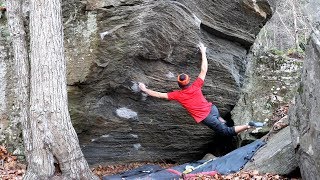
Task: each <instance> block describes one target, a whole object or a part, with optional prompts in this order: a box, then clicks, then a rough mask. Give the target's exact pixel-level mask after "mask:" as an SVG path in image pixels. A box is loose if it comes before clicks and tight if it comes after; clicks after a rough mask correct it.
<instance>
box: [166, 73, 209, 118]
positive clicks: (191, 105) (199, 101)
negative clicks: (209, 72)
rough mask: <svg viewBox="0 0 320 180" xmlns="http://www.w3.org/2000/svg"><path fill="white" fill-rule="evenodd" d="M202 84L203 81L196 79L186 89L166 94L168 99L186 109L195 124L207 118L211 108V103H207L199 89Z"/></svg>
mask: <svg viewBox="0 0 320 180" xmlns="http://www.w3.org/2000/svg"><path fill="white" fill-rule="evenodd" d="M203 83H204V82H203V80H202V79H201V78H199V77H198V78H197V79H196V80H195V81H194V82H193V83H192V84H191V86H189V87H187V88H186V89H182V90H177V91H173V92H169V93H168V99H169V100H176V101H178V102H179V103H180V104H181V105H182V106H183V107H184V108H185V109H187V111H188V112H189V113H190V114H191V116H192V117H193V118H194V120H195V121H196V122H197V123H199V122H201V121H202V120H204V119H205V118H206V117H207V116H208V114H209V113H210V110H211V106H212V103H210V102H208V101H207V100H206V99H205V97H204V96H203V94H202V91H201V88H202V86H203Z"/></svg>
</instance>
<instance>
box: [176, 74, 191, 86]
mask: <svg viewBox="0 0 320 180" xmlns="http://www.w3.org/2000/svg"><path fill="white" fill-rule="evenodd" d="M178 85H179V87H180V88H181V89H185V88H187V87H188V86H189V85H190V77H189V76H188V75H187V74H184V73H182V74H179V75H178Z"/></svg>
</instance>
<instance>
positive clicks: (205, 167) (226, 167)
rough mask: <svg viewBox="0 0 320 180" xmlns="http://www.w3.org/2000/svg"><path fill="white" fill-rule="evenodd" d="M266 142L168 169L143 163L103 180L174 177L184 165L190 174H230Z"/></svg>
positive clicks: (258, 142)
mask: <svg viewBox="0 0 320 180" xmlns="http://www.w3.org/2000/svg"><path fill="white" fill-rule="evenodd" d="M265 144H266V142H265V141H262V140H256V141H254V142H252V143H250V144H248V145H246V146H243V147H240V148H238V149H236V150H234V151H232V152H230V153H228V154H226V155H224V156H222V157H219V158H217V159H212V160H207V161H205V160H199V161H196V162H192V163H185V164H182V165H179V166H175V167H172V168H170V169H162V168H161V167H159V166H156V165H145V166H142V167H139V168H136V169H133V170H130V171H126V172H124V173H121V174H118V175H111V176H104V177H103V180H117V179H127V180H130V179H132V180H133V179H137V178H139V179H148V180H150V179H174V178H179V177H181V176H182V173H183V172H184V171H185V170H186V167H194V168H195V169H194V170H193V171H191V172H190V174H202V173H204V174H208V173H211V174H214V173H215V172H217V173H219V174H230V173H235V172H238V171H240V170H241V169H242V168H243V167H244V166H245V164H246V163H247V162H248V161H250V159H251V158H252V157H253V155H254V154H255V152H256V151H257V150H258V149H259V148H260V147H262V146H263V145H265ZM197 167H198V168H197Z"/></svg>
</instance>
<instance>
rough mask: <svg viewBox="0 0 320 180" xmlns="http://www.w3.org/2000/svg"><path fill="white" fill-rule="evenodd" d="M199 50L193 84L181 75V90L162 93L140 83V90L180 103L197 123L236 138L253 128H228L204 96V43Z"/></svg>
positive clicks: (187, 77)
mask: <svg viewBox="0 0 320 180" xmlns="http://www.w3.org/2000/svg"><path fill="white" fill-rule="evenodd" d="M199 48H200V51H201V55H202V62H201V71H200V74H199V76H198V77H197V79H196V80H195V81H194V82H193V83H192V84H191V83H190V77H189V76H188V75H187V74H180V75H179V76H178V85H179V87H180V88H181V89H180V90H177V91H173V92H169V93H162V92H158V91H153V90H151V89H148V88H146V86H145V84H143V83H139V87H140V89H141V90H142V91H143V92H145V93H147V94H148V95H150V96H153V97H157V98H164V99H168V100H176V101H178V102H179V103H180V104H181V105H182V106H183V107H184V108H185V109H186V110H187V111H188V112H189V114H190V115H191V116H192V117H193V118H194V120H195V121H196V122H197V123H200V122H201V123H203V124H205V125H207V126H208V127H209V128H211V129H213V130H214V131H215V132H217V133H219V134H221V135H225V136H234V135H237V134H238V133H240V132H242V131H245V130H247V129H249V128H251V126H249V125H239V126H233V127H228V126H227V125H226V124H225V121H224V120H223V119H222V117H220V114H219V111H218V109H217V107H216V106H215V105H213V104H212V103H211V102H208V101H207V100H206V99H205V97H204V96H203V94H202V90H201V88H202V86H203V84H204V79H205V77H206V74H207V70H208V60H207V56H206V49H207V48H206V47H205V46H204V45H203V44H202V43H200V44H199Z"/></svg>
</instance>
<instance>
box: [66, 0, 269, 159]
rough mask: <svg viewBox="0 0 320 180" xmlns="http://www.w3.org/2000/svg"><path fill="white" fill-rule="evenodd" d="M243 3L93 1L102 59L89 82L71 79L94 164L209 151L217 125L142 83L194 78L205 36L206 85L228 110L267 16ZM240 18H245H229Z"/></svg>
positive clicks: (159, 86)
mask: <svg viewBox="0 0 320 180" xmlns="http://www.w3.org/2000/svg"><path fill="white" fill-rule="evenodd" d="M240 2H241V3H239V2H234V1H228V2H225V1H217V2H215V3H214V4H213V3H212V2H211V1H201V2H200V3H198V1H197V3H196V2H193V1H188V3H187V2H182V1H181V2H178V1H128V2H121V3H119V2H105V4H94V1H92V2H90V1H89V2H88V6H87V9H89V10H90V11H89V12H91V13H93V12H95V17H96V22H97V23H96V28H97V33H99V37H98V39H96V40H97V41H96V43H93V45H94V46H95V48H94V49H93V54H94V55H93V57H96V58H95V59H90V60H92V62H91V67H90V69H89V71H84V73H86V72H87V74H86V76H85V80H83V81H82V80H81V81H79V82H80V83H72V82H69V84H70V85H74V86H73V87H71V88H70V109H71V112H72V118H73V120H74V125H75V127H76V129H77V132H78V134H79V138H80V141H81V144H82V145H83V150H84V153H85V155H86V158H87V160H88V161H89V163H97V162H111V163H112V162H126V161H144V160H154V161H159V160H168V159H170V160H173V161H177V162H185V161H190V160H194V159H197V158H198V159H200V157H201V156H202V155H203V153H204V152H208V149H209V147H210V144H212V143H213V144H215V143H214V140H213V136H214V133H213V132H212V131H211V130H210V129H208V128H206V127H204V126H202V125H197V124H196V123H195V122H194V121H193V120H192V119H191V118H190V117H189V116H188V115H187V113H186V111H185V110H183V109H182V108H181V107H180V105H178V104H177V103H172V102H167V101H164V100H159V99H155V98H151V97H146V96H145V95H143V94H141V93H140V92H139V91H138V87H137V82H138V81H142V82H145V83H146V84H147V85H148V86H149V87H150V88H152V89H155V90H158V91H163V92H165V91H171V90H173V89H176V88H177V84H176V82H175V81H176V75H177V74H178V73H181V72H186V73H189V74H190V75H191V77H192V79H194V78H195V77H196V76H197V75H198V73H199V68H200V54H199V52H198V48H197V44H198V43H199V42H200V41H202V42H203V43H204V44H205V45H206V46H208V50H207V57H208V61H209V71H208V76H207V78H206V84H205V87H204V88H203V91H204V94H205V95H206V97H207V98H208V99H209V100H210V101H212V102H214V103H215V104H217V105H218V107H219V108H220V110H221V114H222V115H224V116H226V115H227V114H228V113H229V112H230V110H231V109H232V108H233V106H234V105H235V103H236V102H237V100H238V98H239V89H240V87H241V85H242V81H243V76H244V72H245V69H246V54H247V50H248V47H249V46H250V45H251V44H252V43H253V41H254V37H255V35H256V34H257V33H258V31H259V28H260V27H261V26H262V25H263V24H264V23H265V22H266V20H267V18H266V17H264V16H261V14H259V13H257V12H256V11H255V9H251V8H248V6H246V4H245V3H244V2H243V3H242V1H240ZM89 4H90V6H89ZM192 4H194V5H195V4H197V5H195V6H192ZM218 7H219V8H218ZM269 12H270V8H269V9H267V10H266V13H269ZM233 13H234V14H233ZM222 15H226V16H222ZM218 16H219V17H221V19H219V18H217V17H218ZM249 17H250V18H249ZM235 18H237V22H243V23H230V21H232V22H235ZM213 20H214V21H213ZM208 22H210V23H208ZM248 27H251V28H252V29H251V31H248ZM240 32H241V33H240ZM96 38H97V37H96ZM73 59H74V58H73ZM90 60H88V61H90ZM80 64H81V63H80ZM70 79H74V78H70ZM74 82H77V81H74ZM216 142H217V141H216ZM213 147H214V146H213ZM215 147H218V146H217V145H216V146H215ZM210 148H212V147H210ZM211 151H214V150H212V149H211Z"/></svg>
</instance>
